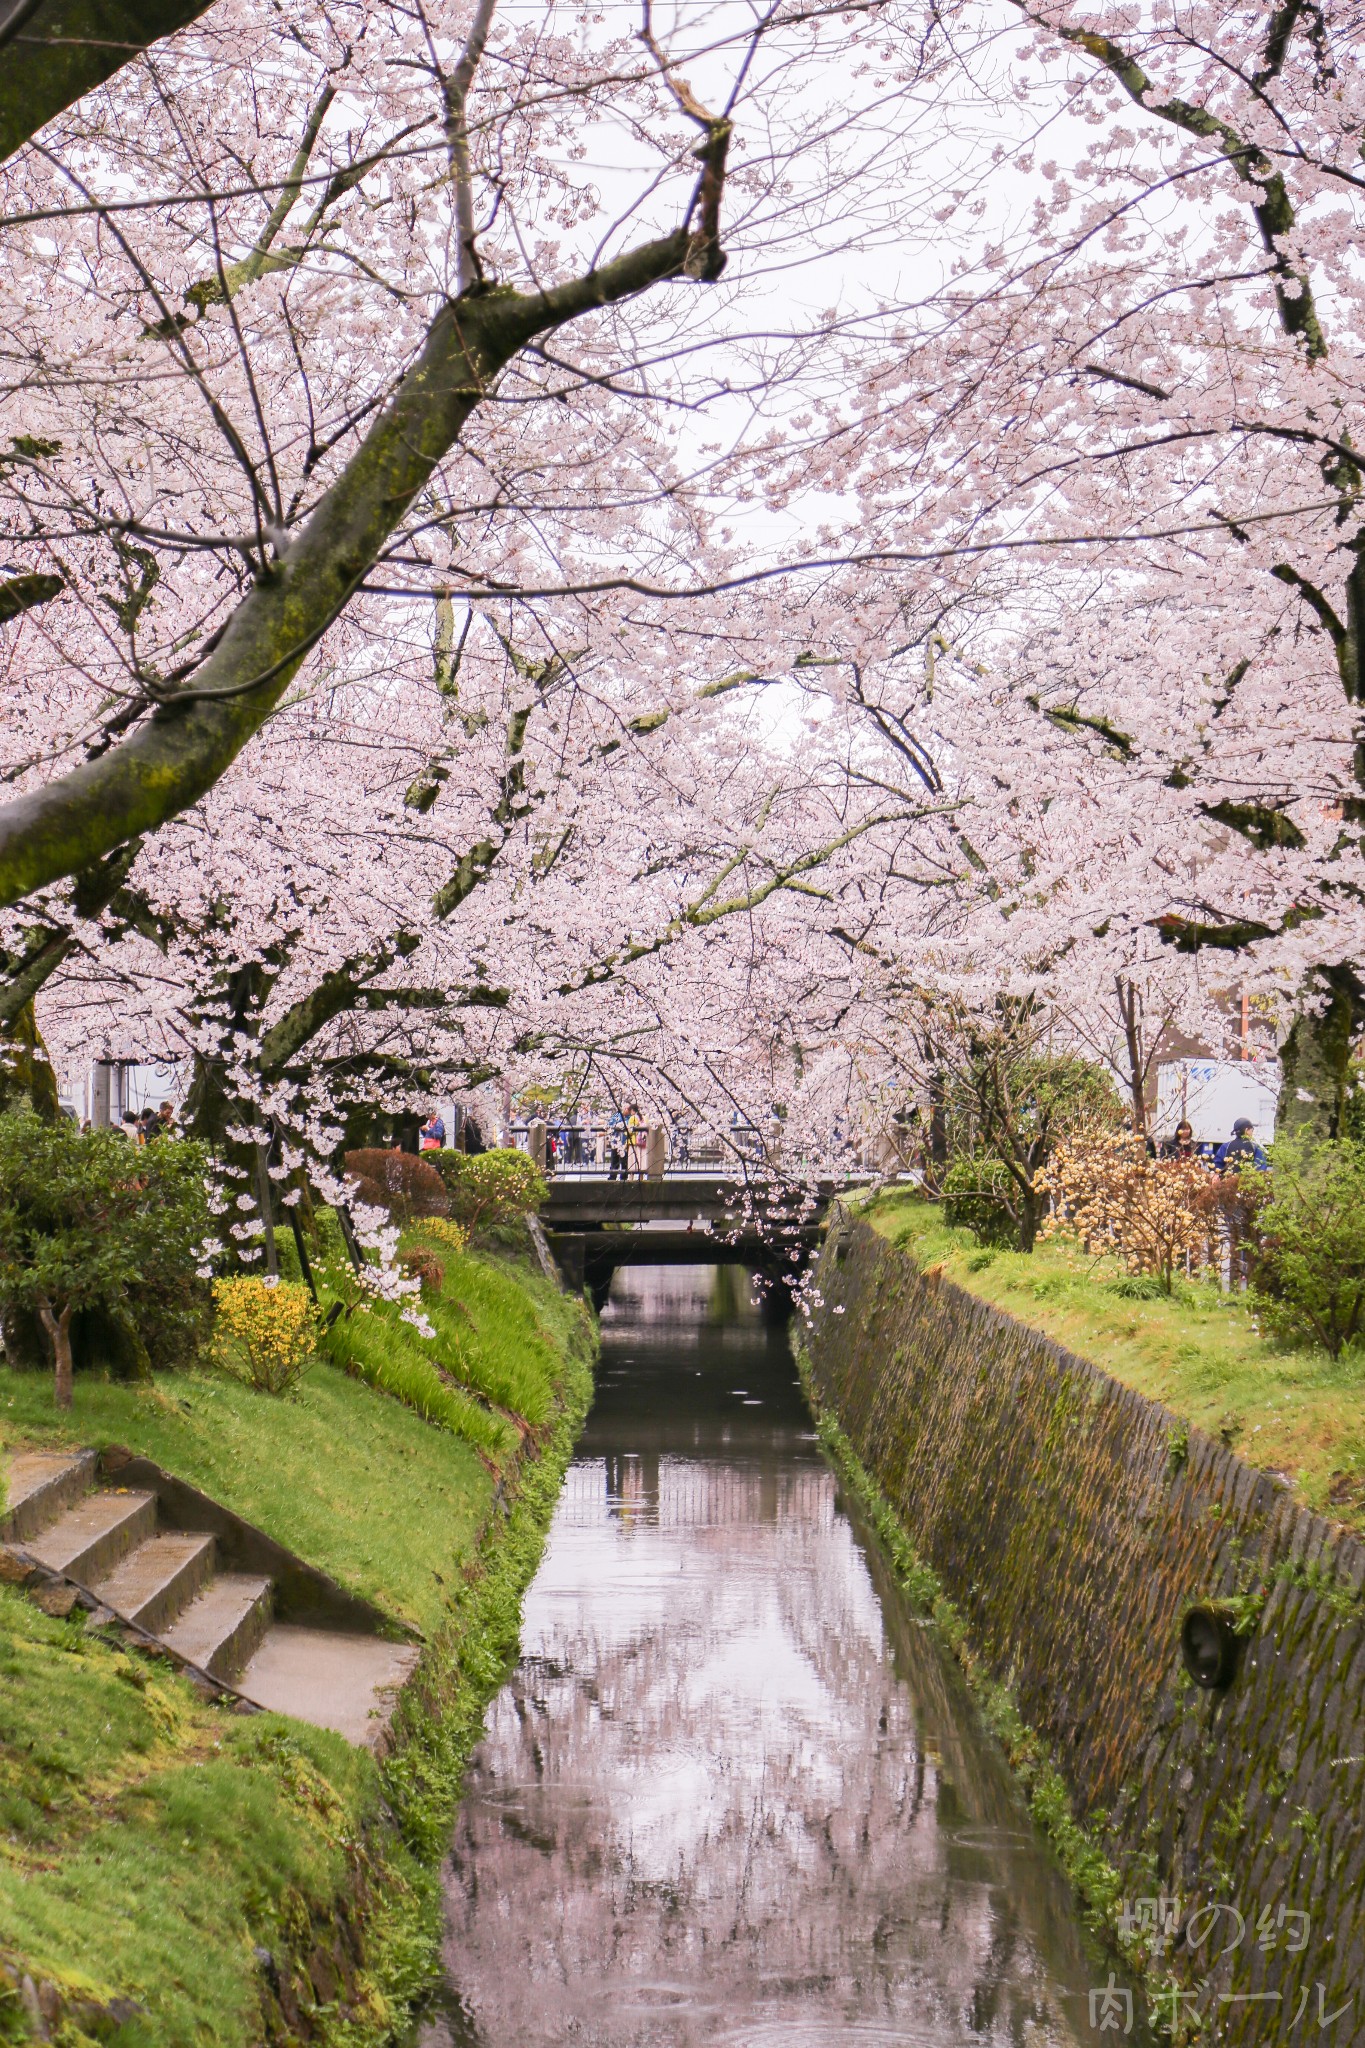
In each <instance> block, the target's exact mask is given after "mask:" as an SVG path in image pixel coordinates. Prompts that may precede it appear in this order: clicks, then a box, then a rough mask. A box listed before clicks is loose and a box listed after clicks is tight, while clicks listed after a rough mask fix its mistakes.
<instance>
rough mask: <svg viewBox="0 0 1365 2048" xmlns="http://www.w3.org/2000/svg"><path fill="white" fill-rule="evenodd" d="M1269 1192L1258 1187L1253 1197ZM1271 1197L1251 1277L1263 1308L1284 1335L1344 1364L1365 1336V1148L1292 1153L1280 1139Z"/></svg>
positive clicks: (1346, 1145)
mask: <svg viewBox="0 0 1365 2048" xmlns="http://www.w3.org/2000/svg"><path fill="white" fill-rule="evenodd" d="M1247 1178H1248V1179H1249V1178H1250V1176H1248V1177H1247ZM1263 1190H1264V1181H1263V1180H1260V1181H1259V1185H1258V1186H1253V1187H1252V1188H1251V1189H1250V1190H1249V1192H1250V1193H1251V1194H1252V1195H1253V1197H1254V1196H1256V1195H1257V1194H1259V1193H1261V1192H1262V1191H1263ZM1266 1192H1268V1194H1269V1200H1266V1201H1261V1202H1259V1203H1258V1204H1257V1214H1256V1224H1257V1228H1258V1230H1259V1233H1260V1242H1259V1244H1258V1246H1257V1250H1256V1254H1255V1258H1254V1261H1253V1265H1252V1274H1251V1284H1252V1287H1253V1289H1254V1292H1255V1295H1256V1301H1257V1306H1258V1308H1259V1309H1260V1310H1261V1312H1262V1314H1263V1315H1264V1317H1265V1319H1266V1320H1267V1322H1268V1323H1269V1324H1270V1325H1271V1326H1272V1328H1276V1329H1278V1330H1279V1331H1280V1332H1281V1333H1282V1334H1283V1335H1284V1336H1287V1337H1296V1338H1299V1339H1303V1338H1307V1339H1308V1340H1309V1341H1310V1342H1312V1343H1316V1344H1320V1345H1321V1346H1322V1347H1323V1349H1324V1350H1325V1351H1329V1352H1330V1353H1331V1355H1332V1357H1333V1358H1339V1357H1340V1356H1341V1353H1342V1352H1343V1351H1344V1350H1345V1349H1346V1347H1347V1345H1348V1344H1350V1343H1352V1342H1353V1341H1354V1340H1355V1338H1356V1337H1358V1336H1359V1335H1360V1333H1361V1331H1362V1329H1365V1145H1360V1144H1355V1143H1352V1142H1350V1141H1343V1142H1341V1143H1338V1144H1333V1143H1330V1142H1327V1143H1321V1144H1317V1145H1311V1146H1302V1147H1299V1148H1294V1149H1291V1147H1290V1146H1289V1145H1288V1144H1287V1143H1286V1142H1285V1141H1284V1140H1281V1141H1280V1143H1279V1144H1277V1145H1276V1147H1275V1159H1274V1175H1273V1179H1272V1183H1271V1186H1270V1188H1269V1190H1268V1191H1266Z"/></svg>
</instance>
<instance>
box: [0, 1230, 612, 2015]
mask: <svg viewBox="0 0 1365 2048" xmlns="http://www.w3.org/2000/svg"><path fill="white" fill-rule="evenodd" d="M439 1308H440V1320H442V1321H444V1320H445V1319H447V1318H449V1320H450V1321H451V1322H453V1324H454V1325H455V1326H456V1327H457V1329H458V1332H459V1336H460V1340H461V1342H460V1350H459V1352H458V1354H456V1353H455V1352H454V1350H453V1349H452V1348H448V1347H447V1345H446V1344H445V1343H442V1342H441V1341H440V1340H439V1339H438V1342H437V1345H436V1346H435V1347H434V1348H433V1347H431V1346H430V1345H426V1346H425V1349H424V1350H423V1351H422V1352H421V1353H418V1352H417V1351H416V1349H415V1348H414V1349H413V1351H412V1356H413V1357H416V1358H420V1360H421V1361H422V1362H423V1363H424V1364H425V1366H426V1367H427V1369H428V1370H432V1371H435V1373H436V1374H437V1377H438V1379H439V1381H440V1383H441V1384H443V1385H449V1386H451V1387H454V1388H460V1387H463V1388H465V1389H466V1390H467V1392H468V1395H469V1398H471V1399H473V1400H475V1401H476V1403H477V1406H478V1413H479V1414H480V1416H483V1417H487V1418H491V1419H493V1420H494V1421H496V1423H497V1425H498V1429H499V1431H500V1436H499V1441H498V1446H497V1450H496V1452H494V1453H492V1454H490V1451H489V1448H488V1445H487V1443H486V1442H483V1441H471V1440H470V1438H469V1436H467V1435H463V1434H460V1433H458V1432H457V1430H456V1429H455V1428H453V1427H451V1426H449V1424H448V1423H446V1424H440V1423H435V1422H432V1421H429V1420H426V1419H424V1418H423V1416H422V1415H421V1414H419V1413H418V1412H416V1411H415V1410H414V1408H412V1407H410V1406H407V1405H404V1404H403V1402H402V1401H400V1400H399V1399H396V1398H393V1397H391V1396H390V1395H388V1394H386V1393H384V1392H382V1391H380V1390H379V1389H378V1388H377V1387H376V1385H375V1384H374V1383H373V1380H372V1378H371V1375H370V1374H369V1373H366V1374H365V1375H364V1376H357V1375H356V1374H355V1373H348V1372H347V1371H345V1370H343V1369H342V1368H341V1367H340V1366H339V1365H338V1364H336V1363H334V1362H330V1361H329V1360H320V1361H319V1362H318V1363H317V1364H315V1365H314V1366H313V1367H312V1369H311V1370H310V1372H309V1373H308V1375H307V1377H306V1378H305V1380H304V1382H303V1384H302V1386H301V1388H300V1390H299V1392H298V1394H297V1395H296V1397H294V1398H292V1399H290V1400H274V1399H271V1398H270V1397H268V1396H265V1395H260V1394H255V1393H253V1392H251V1391H250V1390H249V1389H248V1388H246V1387H244V1386H242V1385H240V1384H238V1383H237V1382H235V1381H233V1380H231V1379H229V1378H227V1377H226V1376H225V1375H223V1374H221V1373H218V1372H213V1371H204V1372H199V1373H193V1374H176V1375H167V1376H164V1377H162V1378H160V1379H158V1380H157V1382H156V1383H155V1384H153V1385H151V1386H147V1387H136V1386H130V1385H126V1384H117V1383H111V1382H105V1381H101V1380H99V1379H98V1378H96V1377H94V1376H80V1377H78V1379H77V1383H76V1394H75V1405H74V1407H73V1409H72V1411H71V1413H70V1415H69V1416H65V1417H63V1418H61V1419H60V1420H59V1419H58V1418H57V1417H56V1416H55V1415H54V1412H53V1409H52V1406H51V1401H52V1395H51V1387H50V1383H49V1382H48V1381H47V1379H46V1378H45V1376H40V1375H29V1374H18V1373H13V1372H8V1371H0V1440H3V1441H4V1442H5V1443H7V1444H10V1445H13V1444H16V1443H19V1442H25V1443H47V1444H52V1443H59V1442H63V1441H70V1442H79V1443H85V1444H96V1445H100V1444H107V1443H113V1442H118V1443H123V1444H127V1445H128V1446H129V1447H130V1448H132V1449H134V1450H136V1451H139V1452H141V1453H143V1454H145V1455H147V1456H149V1457H152V1458H154V1459H155V1460H156V1461H157V1462H158V1463H160V1464H162V1465H164V1466H166V1467H167V1468H168V1469H169V1470H172V1471H175V1472H176V1473H178V1474H179V1475H180V1476H182V1477H184V1478H185V1479H187V1480H189V1481H190V1482H191V1483H193V1484H195V1485H197V1486H200V1487H202V1488H203V1489H204V1490H205V1491H206V1492H209V1493H212V1494H214V1495H215V1496H217V1497H218V1498H220V1499H222V1500H224V1501H226V1502H227V1503H228V1504H230V1505H231V1506H232V1507H234V1508H235V1509H236V1510H237V1511H238V1512H239V1513H241V1514H243V1515H245V1516H247V1517H249V1518H250V1519H251V1520H253V1521H255V1522H257V1523H258V1524H259V1525H260V1526H262V1527H263V1528H265V1529H266V1530H267V1531H268V1532H269V1533H270V1534H271V1535H272V1536H274V1537H276V1538H277V1539H278V1540H279V1541H281V1542H283V1543H286V1544H288V1545H289V1546H290V1547H291V1548H292V1549H295V1550H297V1551H299V1552H300V1553H301V1554H302V1555H303V1556H305V1557H306V1558H308V1559H309V1561H310V1562H312V1563H314V1564H317V1565H319V1566H321V1567H322V1568H323V1569H324V1570H326V1571H328V1572H330V1573H332V1574H333V1575H334V1576H335V1577H337V1578H338V1579H340V1580H342V1581H343V1582H344V1583H345V1584H347V1585H349V1586H351V1587H353V1588H354V1589H355V1590H356V1591H358V1592H361V1593H363V1594H365V1595H366V1596H368V1597H369V1598H371V1599H373V1600H375V1601H377V1602H378V1603H379V1604H380V1605H381V1606H383V1607H385V1608H387V1609H388V1611H390V1612H391V1613H394V1614H396V1615H400V1616H402V1617H404V1618H405V1619H408V1620H411V1621H413V1622H416V1623H417V1624H418V1625H419V1626H420V1627H421V1628H422V1629H423V1630H424V1632H425V1633H426V1636H427V1638H428V1640H427V1644H426V1648H425V1650H424V1652H423V1657H422V1661H421V1664H420V1665H419V1668H418V1672H417V1674H416V1676H415V1679H414V1682H413V1684H412V1686H411V1689H410V1693H409V1695H408V1696H406V1697H405V1699H404V1701H403V1703H402V1706H401V1708H400V1712H399V1716H398V1718H397V1721H396V1723H395V1730H394V1736H395V1740H394V1746H393V1749H392V1751H391V1753H390V1755H389V1756H388V1758H387V1759H386V1761H385V1762H384V1764H383V1765H382V1766H381V1765H378V1764H376V1762H375V1760H374V1759H373V1758H372V1757H370V1756H369V1755H368V1754H364V1753H361V1752H358V1751H356V1750H353V1749H351V1748H350V1747H349V1746H348V1745H347V1744H346V1743H344V1742H343V1741H341V1740H340V1738H338V1737H335V1736H332V1735H329V1734H325V1733H323V1732H321V1731H318V1730H314V1729H308V1728H302V1727H300V1726H299V1725H298V1724H296V1723H292V1722H289V1721H286V1720H284V1719H281V1718H278V1717H275V1716H268V1715H267V1716H257V1717H250V1718H244V1717H242V1716H240V1715H238V1714H236V1713H233V1712H231V1711H230V1710H228V1709H225V1708H219V1707H213V1706H208V1705H205V1704H204V1703H202V1702H201V1701H199V1700H198V1699H197V1698H196V1696H195V1695H194V1694H193V1692H192V1691H191V1690H190V1688H189V1687H188V1685H186V1684H185V1683H184V1682H183V1681H182V1680H181V1679H180V1678H179V1677H178V1676H176V1675H175V1674H174V1673H172V1672H170V1671H169V1670H168V1669H167V1667H165V1666H163V1665H158V1664H155V1663H149V1662H148V1661H147V1660H144V1659H143V1658H141V1657H139V1656H134V1655H128V1654H126V1653H125V1652H124V1651H123V1650H121V1649H119V1648H117V1647H115V1646H114V1645H112V1644H110V1643H108V1642H106V1641H104V1640H103V1639H101V1638H99V1637H98V1636H94V1635H89V1634H87V1633H86V1632H85V1631H84V1629H83V1628H82V1627H81V1625H80V1623H79V1619H78V1620H77V1621H76V1622H57V1621H52V1620H49V1619H48V1618H47V1617H46V1616H44V1615H42V1614H40V1613H39V1612H38V1611H37V1609H36V1608H34V1607H33V1606H32V1605H31V1603H29V1602H28V1601H27V1600H25V1599H23V1598H22V1597H21V1596H19V1595H18V1594H16V1593H14V1592H13V1591H12V1590H10V1589H9V1588H6V1587H3V1586H0V2039H9V2040H24V2039H27V2038H30V2037H31V2035H32V2034H33V2032H34V2031H35V2028H34V2025H33V2022H32V2015H31V2013H30V2012H29V2011H28V2010H27V2009H26V2005H25V1998H26V1996H27V1999H28V2004H29V2006H30V2007H31V2005H32V1998H33V1993H32V1992H29V1993H27V1994H26V1993H25V1991H24V1987H23V1982H22V1980H23V1977H24V1975H25V1973H27V1974H28V1975H29V1976H30V1977H31V1978H32V1979H33V1980H34V1983H35V1984H39V1985H45V1986H48V1987H57V1989H58V1991H59V1993H60V1996H61V1999H62V2011H63V2017H62V2020H61V2023H60V2024H61V2032H60V2038H61V2039H62V2040H63V2041H64V2042H66V2043H68V2044H71V2048H75V2044H77V2043H79V2042H81V2041H83V2040H87V2039H96V2038H98V2039H116V2040H118V2041H120V2042H124V2043H127V2044H133V2043H138V2044H144V2043H145V2044H152V2043H155V2044H158V2048H160V2044H163V2043H164V2044H167V2048H171V2044H174V2048H182V2044H184V2048H189V2044H198V2043H209V2042H212V2043H213V2044H215V2048H217V2044H220V2043H221V2044H225V2048H227V2044H236V2043H243V2044H245V2043H247V2042H253V2041H256V2040H259V2039H261V2038H262V2030H263V2027H264V2029H265V2032H266V2036H267V2038H272V2039H273V2038H284V2037H285V2035H286V2034H287V2033H288V2034H292V2035H293V2036H294V2038H302V2039H312V2040H321V2041H327V2042H333V2043H336V2044H337V2048H366V2044H372V2043H378V2042H381V2041H383V2040H386V2039H388V2038H389V2037H390V2036H391V2035H392V2033H393V2031H394V2029H395V2028H396V2027H397V2026H398V2025H399V2024H400V2022H401V2020H402V2015H403V2013H404V2011H405V2009H406V2007H407V2005H408V2003H409V2002H410V2001H411V1999H412V1998H413V1997H414V1996H416V1995H418V1993H419V1992H420V1990H421V1989H422V1987H423V1986H424V1985H425V1984H426V1982H427V1981H429V1979H430V1976H431V1974H432V1971H433V1970H434V1968H435V1963H436V1956H437V1938H438V1931H439V1929H438V1910H437V1898H436V1890H435V1876H434V1864H435V1861H436V1860H437V1859H438V1858H439V1855H440V1853H441V1851H442V1849H443V1847H444V1843H445V1840H446V1835H447V1831H448V1828H449V1823H450V1819H451V1815H452V1813H453V1808H454V1803H455V1800H456V1798H457V1797H458V1790H459V1783H460V1777H461V1773H462V1771H463V1768H464V1763H465V1760H466V1758H467V1756H468V1753H469V1750H470V1748H471V1747H472V1744H473V1742H474V1741H475V1740H476V1739H477V1733H478V1728H479V1724H480V1720H481V1716H482V1711H483V1707H484V1705H485V1703H486V1701H487V1699H488V1697H489V1696H490V1694H491V1692H492V1691H493V1690H495V1689H496V1686H497V1685H498V1684H499V1683H500V1682H501V1679H502V1677H503V1675H504V1672H505V1670H506V1667H507V1661H508V1658H509V1657H510V1656H511V1655H513V1654H514V1652H515V1644H516V1633H517V1625H518V1619H519V1611H520V1598H521V1593H522V1591H523V1589H524V1586H525V1584H526V1581H527V1579H528V1578H529V1576H530V1574H531V1572H532V1571H533V1570H534V1567H535V1563H536V1560H537V1558H538V1556H539V1552H540V1546H541V1543H542V1541H543V1536H544V1531H545V1528H546V1526H547V1523H548V1519H549V1514H550V1512H551V1510H552V1508H553V1504H554V1500H555V1498H556V1495H557V1493H558V1489H559V1484H560V1479H561V1477H562V1473H563V1469H564V1465H565V1463H566V1462H567V1459H568V1456H569V1454H570V1452H571V1449H572V1445H573V1442H574V1440H575V1438H576V1435H577V1432H578V1428H579V1426H580V1424H581V1419H582V1416H583V1413H584V1412H585V1409H586V1405H587V1400H588V1398H589V1395H590V1391H591V1356H592V1348H593V1338H592V1331H591V1325H590V1322H589V1319H588V1317H587V1315H586V1313H585V1312H584V1310H583V1309H582V1307H581V1305H579V1304H575V1303H572V1302H569V1301H568V1300H566V1299H565V1298H564V1297H563V1296H562V1295H560V1294H559V1293H558V1292H557V1291H556V1290H555V1289H554V1288H553V1287H551V1286H550V1285H549V1284H548V1283H547V1282H546V1281H544V1280H543V1278H541V1276H540V1275H539V1274H538V1273H534V1272H532V1271H530V1270H529V1269H528V1268H527V1267H525V1266H524V1265H523V1264H521V1263H520V1262H515V1263H514V1262H510V1261H503V1260H498V1259H490V1258H484V1257H480V1256H475V1255H465V1256H463V1257H461V1258H458V1259H454V1260H450V1261H448V1262H447V1271H446V1276H445V1280H444V1283H443V1286H442V1290H441V1298H440V1303H439ZM388 1315H389V1312H387V1311H383V1312H381V1313H380V1314H379V1316H378V1317H377V1318H376V1319H375V1321H373V1322H372V1323H371V1324H369V1325H368V1326H367V1327H368V1328H369V1329H372V1330H373V1329H378V1328H379V1327H380V1326H381V1325H383V1324H384V1323H385V1321H386V1320H387V1318H388ZM436 1320H438V1319H437V1318H433V1321H436ZM394 1322H395V1325H396V1318H394ZM409 1343H410V1344H411V1346H413V1347H416V1346H418V1345H425V1340H422V1339H420V1338H418V1337H417V1335H416V1333H415V1332H411V1331H409V1330H407V1329H402V1330H401V1331H400V1330H398V1329H397V1327H395V1330H394V1331H392V1332H391V1333H390V1337H389V1338H388V1340H386V1347H385V1348H386V1351H387V1355H389V1357H390V1358H391V1359H398V1360H399V1361H400V1362H401V1361H402V1359H403V1357H404V1356H405V1347H406V1346H407V1345H408V1344H409ZM334 1355H336V1354H334ZM341 1355H342V1356H343V1357H344V1356H345V1355H346V1352H345V1348H344V1347H343V1348H342V1351H341ZM516 1375H519V1376H520V1377H519V1379H518V1378H516ZM494 1384H496V1385H497V1386H498V1388H499V1390H500V1391H501V1392H502V1393H503V1394H504V1395H512V1394H516V1395H517V1396H518V1397H519V1398H521V1399H523V1400H524V1401H525V1404H526V1408H525V1410H524V1409H522V1408H520V1407H516V1406H514V1405H513V1404H512V1403H511V1402H510V1401H509V1402H508V1403H507V1404H506V1405H505V1406H498V1407H496V1408H495V1407H494V1406H493V1405H492V1402H491V1400H490V1398H489V1394H488V1389H489V1388H491V1387H492V1386H493V1385H494ZM526 1410H529V1411H530V1412H529V1413H528V1412H526ZM272 1987H273V1988H272ZM44 1996H45V1997H47V1998H49V1999H50V1996H51V1993H50V1991H47V1990H45V1991H44ZM123 1999H131V2000H133V2001H135V2002H136V2006H137V2007H138V2008H140V2010H133V2009H132V2008H128V2009H125V2008H124V2007H123V2006H122V2005H121V2004H120V2003H119V2001H120V2000H123Z"/></svg>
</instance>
